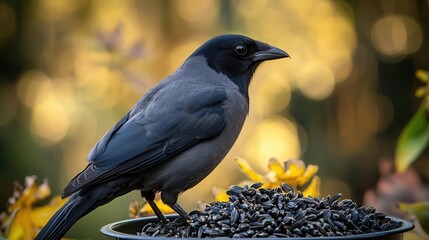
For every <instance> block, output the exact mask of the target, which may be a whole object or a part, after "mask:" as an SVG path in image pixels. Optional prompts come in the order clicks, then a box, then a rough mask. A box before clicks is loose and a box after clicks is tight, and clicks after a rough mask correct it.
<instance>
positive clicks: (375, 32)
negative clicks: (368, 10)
mask: <svg viewBox="0 0 429 240" xmlns="http://www.w3.org/2000/svg"><path fill="white" fill-rule="evenodd" d="M371 30H372V31H371V40H372V43H373V45H374V47H375V48H376V49H377V51H378V52H379V53H381V54H383V55H385V56H387V57H390V58H398V57H403V56H404V55H407V54H411V53H415V52H416V51H417V50H419V49H420V47H421V44H422V37H423V36H422V30H421V28H420V26H419V24H418V23H417V21H416V20H414V19H412V18H410V17H407V16H402V15H386V16H383V17H381V18H380V19H379V20H377V22H375V23H374V25H373V27H372V29H371Z"/></svg>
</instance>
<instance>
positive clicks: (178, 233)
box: [138, 183, 402, 238]
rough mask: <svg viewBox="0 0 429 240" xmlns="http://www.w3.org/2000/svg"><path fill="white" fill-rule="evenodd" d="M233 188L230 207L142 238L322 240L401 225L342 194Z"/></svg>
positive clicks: (153, 226) (219, 205) (145, 232)
mask: <svg viewBox="0 0 429 240" xmlns="http://www.w3.org/2000/svg"><path fill="white" fill-rule="evenodd" d="M261 186H262V183H255V184H253V185H251V186H250V187H249V186H247V185H245V186H244V187H240V186H232V187H231V188H230V189H229V190H228V191H227V192H226V193H227V194H228V195H229V201H228V202H213V203H210V204H208V205H207V206H206V209H205V211H204V212H201V211H197V210H195V211H193V212H191V213H190V214H189V215H190V216H191V218H192V222H191V223H187V222H186V221H185V220H184V219H182V218H180V217H179V218H177V219H175V220H174V221H172V222H170V223H168V224H162V223H149V224H146V225H145V226H144V227H143V229H142V232H141V233H139V234H138V235H142V236H152V237H192V238H196V237H198V238H205V237H232V238H250V237H284V238H288V237H318V236H345V235H356V234H364V233H371V232H378V231H384V230H390V229H395V228H398V227H400V226H401V225H402V223H401V222H398V221H395V220H393V219H391V218H389V217H386V215H385V214H384V213H381V212H376V211H375V209H374V208H373V207H363V206H361V207H358V206H357V204H356V203H354V202H353V201H352V200H350V199H343V200H341V199H340V198H341V194H340V193H339V194H336V195H334V196H332V197H331V196H327V197H324V198H322V199H319V198H317V197H314V198H313V197H311V196H309V197H304V196H303V195H302V193H301V192H297V193H294V192H293V189H292V188H291V187H290V186H288V185H287V184H282V187H281V188H280V187H279V188H277V189H265V188H261Z"/></svg>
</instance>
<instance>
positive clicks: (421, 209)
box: [399, 202, 429, 234]
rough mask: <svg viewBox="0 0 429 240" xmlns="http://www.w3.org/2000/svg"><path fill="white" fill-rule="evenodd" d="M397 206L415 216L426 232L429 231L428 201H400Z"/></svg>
mask: <svg viewBox="0 0 429 240" xmlns="http://www.w3.org/2000/svg"><path fill="white" fill-rule="evenodd" d="M399 208H400V209H402V210H404V211H407V212H408V213H411V214H413V215H414V216H416V218H417V220H418V221H419V223H420V225H421V227H422V228H423V230H424V231H425V232H426V234H427V233H429V202H418V203H411V204H407V203H400V204H399Z"/></svg>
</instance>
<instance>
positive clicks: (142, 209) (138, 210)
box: [128, 194, 174, 218]
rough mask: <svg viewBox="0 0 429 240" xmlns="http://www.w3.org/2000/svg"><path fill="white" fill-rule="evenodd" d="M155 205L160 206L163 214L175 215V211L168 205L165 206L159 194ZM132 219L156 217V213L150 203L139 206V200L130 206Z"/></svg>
mask: <svg viewBox="0 0 429 240" xmlns="http://www.w3.org/2000/svg"><path fill="white" fill-rule="evenodd" d="M155 204H156V205H157V206H158V208H159V210H161V212H163V213H164V214H165V213H174V210H173V209H171V208H170V207H169V206H168V205H167V204H164V203H163V202H162V200H161V198H160V196H159V194H157V195H156V197H155ZM128 209H129V211H130V218H139V217H147V216H152V215H155V212H154V211H153V209H152V208H151V207H150V205H149V203H147V202H145V203H143V204H139V203H138V201H137V200H134V201H132V202H131V203H130V206H129V208H128Z"/></svg>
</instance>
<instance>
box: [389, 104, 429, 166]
mask: <svg viewBox="0 0 429 240" xmlns="http://www.w3.org/2000/svg"><path fill="white" fill-rule="evenodd" d="M425 105H426V100H423V101H422V103H421V105H420V107H419V109H418V110H417V112H416V113H415V114H414V116H413V117H412V118H411V120H410V121H409V122H408V124H407V125H406V126H405V128H404V130H402V132H401V135H400V136H399V140H398V144H397V146H396V158H395V164H396V169H397V171H398V172H404V171H405V170H406V169H407V168H408V166H409V165H411V163H413V162H414V161H415V160H416V159H417V158H418V157H419V155H420V154H421V153H422V152H423V150H424V149H425V148H426V147H427V145H428V143H429V123H428V122H427V120H426V117H425V116H426V107H425Z"/></svg>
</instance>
